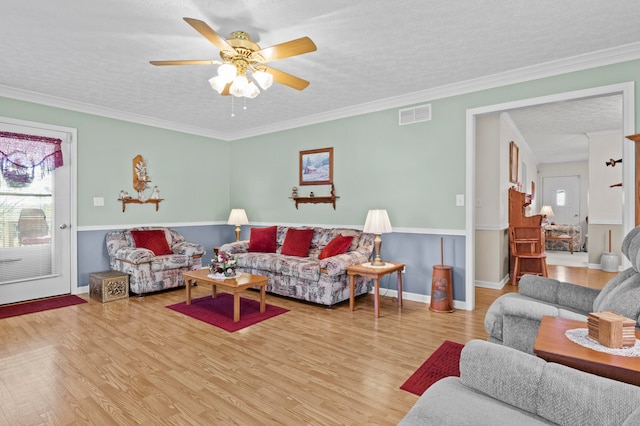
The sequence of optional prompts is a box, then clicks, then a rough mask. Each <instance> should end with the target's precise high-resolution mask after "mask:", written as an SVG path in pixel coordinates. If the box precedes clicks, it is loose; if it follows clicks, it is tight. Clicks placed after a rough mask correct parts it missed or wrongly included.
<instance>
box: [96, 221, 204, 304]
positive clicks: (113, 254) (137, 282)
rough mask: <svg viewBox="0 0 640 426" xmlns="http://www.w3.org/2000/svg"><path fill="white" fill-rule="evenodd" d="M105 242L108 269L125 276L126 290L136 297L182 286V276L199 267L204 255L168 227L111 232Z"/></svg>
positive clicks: (198, 248)
mask: <svg viewBox="0 0 640 426" xmlns="http://www.w3.org/2000/svg"><path fill="white" fill-rule="evenodd" d="M106 242H107V252H108V253H109V262H110V265H111V269H112V270H115V271H120V272H124V273H127V274H129V275H130V277H129V289H130V290H131V292H132V293H136V294H138V295H143V294H145V293H151V292H154V291H159V290H164V289H168V288H174V287H180V286H183V285H184V284H185V283H184V278H183V277H182V273H183V272H185V271H189V270H196V269H200V268H202V256H203V255H204V254H205V253H206V252H205V249H204V247H203V246H201V245H199V244H194V243H190V242H187V241H185V239H184V237H183V236H182V235H180V234H179V233H178V232H177V231H175V230H174V229H171V228H158V227H140V228H133V229H128V230H122V231H113V232H109V233H108V234H107V237H106Z"/></svg>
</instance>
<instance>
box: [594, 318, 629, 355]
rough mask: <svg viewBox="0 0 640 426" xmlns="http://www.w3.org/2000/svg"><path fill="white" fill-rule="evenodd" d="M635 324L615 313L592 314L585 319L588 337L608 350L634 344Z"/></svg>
mask: <svg viewBox="0 0 640 426" xmlns="http://www.w3.org/2000/svg"><path fill="white" fill-rule="evenodd" d="M635 326H636V322H635V321H634V320H632V319H629V318H625V317H623V316H622V315H618V314H616V313H615V312H611V311H603V312H592V313H590V314H589V316H588V318H587V328H588V332H589V337H590V338H592V339H593V340H595V341H597V342H598V343H600V344H601V345H603V346H606V347H608V348H623V347H630V346H634V345H635V344H636V330H635Z"/></svg>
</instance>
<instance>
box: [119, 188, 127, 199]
mask: <svg viewBox="0 0 640 426" xmlns="http://www.w3.org/2000/svg"><path fill="white" fill-rule="evenodd" d="M125 194H126V192H124V189H121V190H120V197H119V198H118V199H119V200H124V195H125Z"/></svg>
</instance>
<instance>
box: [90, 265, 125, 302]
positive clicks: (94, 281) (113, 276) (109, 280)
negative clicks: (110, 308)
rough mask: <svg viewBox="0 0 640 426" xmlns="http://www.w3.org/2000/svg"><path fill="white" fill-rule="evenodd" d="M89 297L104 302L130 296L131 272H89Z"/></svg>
mask: <svg viewBox="0 0 640 426" xmlns="http://www.w3.org/2000/svg"><path fill="white" fill-rule="evenodd" d="M89 297H90V298H91V299H95V300H98V301H100V302H102V303H104V302H111V301H112V300H118V299H125V298H127V297H129V274H125V273H124V272H119V271H102V272H93V273H91V274H89Z"/></svg>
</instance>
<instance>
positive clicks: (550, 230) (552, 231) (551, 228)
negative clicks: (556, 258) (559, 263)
mask: <svg viewBox="0 0 640 426" xmlns="http://www.w3.org/2000/svg"><path fill="white" fill-rule="evenodd" d="M544 230H545V238H546V237H571V238H572V239H573V251H582V228H581V227H580V225H547V226H545V228H544ZM544 244H545V248H546V249H547V250H558V251H569V250H570V247H569V241H557V240H548V239H546V240H545V243H544Z"/></svg>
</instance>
